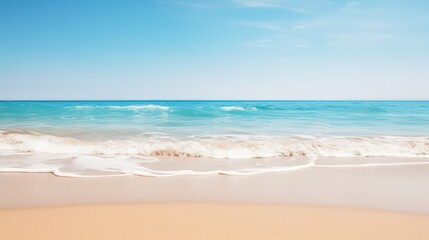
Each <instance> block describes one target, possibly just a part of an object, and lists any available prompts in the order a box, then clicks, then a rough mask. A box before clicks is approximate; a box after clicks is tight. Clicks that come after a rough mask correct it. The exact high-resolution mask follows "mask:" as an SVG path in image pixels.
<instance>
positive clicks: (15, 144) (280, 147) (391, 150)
mask: <svg viewBox="0 0 429 240" xmlns="http://www.w3.org/2000/svg"><path fill="white" fill-rule="evenodd" d="M1 152H15V153H19V152H30V153H63V154H64V153H68V154H95V155H96V154H103V155H139V156H182V157H208V158H226V159H235V158H269V157H285V156H315V157H321V156H326V157H356V156H359V157H427V156H429V138H425V137H341V138H336V137H335V138H334V137H331V138H327V137H325V138H305V139H303V138H273V139H251V138H249V139H243V138H238V139H234V138H226V139H225V138H219V139H216V138H215V139H198V138H193V139H192V140H180V139H174V138H159V139H157V138H141V139H133V140H97V141H95V140H94V141H88V140H79V139H75V138H67V137H57V136H52V135H43V134H30V133H19V132H1V133H0V153H1Z"/></svg>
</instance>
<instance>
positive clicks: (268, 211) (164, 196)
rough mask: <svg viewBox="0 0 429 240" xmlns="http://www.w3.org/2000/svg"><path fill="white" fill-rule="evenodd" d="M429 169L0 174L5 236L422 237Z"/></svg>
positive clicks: (426, 231) (0, 224)
mask: <svg viewBox="0 0 429 240" xmlns="http://www.w3.org/2000/svg"><path fill="white" fill-rule="evenodd" d="M428 171H429V165H408V166H377V167H360V168H347V167H345V168H308V169H303V170H298V171H292V172H286V173H284V172H283V173H265V174H256V175H251V176H226V175H208V176H176V177H164V178H163V177H138V176H121V177H96V178H67V177H57V176H54V175H53V174H49V173H2V174H0V189H1V191H2V198H1V200H0V208H1V210H0V233H1V234H0V235H2V236H6V238H5V239H58V238H61V239H100V238H102V239H139V238H140V237H141V236H146V237H147V238H149V239H283V238H284V237H290V238H292V239H344V238H347V239H427V238H428V237H429V215H428V213H429V176H428V175H427V172H428Z"/></svg>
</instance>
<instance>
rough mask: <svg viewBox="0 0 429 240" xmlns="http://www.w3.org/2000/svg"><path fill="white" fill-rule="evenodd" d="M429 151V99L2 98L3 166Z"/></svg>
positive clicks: (222, 161)
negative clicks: (207, 99) (70, 99)
mask: <svg viewBox="0 0 429 240" xmlns="http://www.w3.org/2000/svg"><path fill="white" fill-rule="evenodd" d="M427 157H429V101H15V102H14V101H1V102H0V171H12V172H13V171H32V172H54V173H55V174H57V175H61V176H83V175H91V176H92V175H95V176H98V175H106V174H107V175H109V174H112V175H117V174H120V175H123V174H137V175H149V176H171V175H178V174H206V173H223V174H252V173H259V172H266V171H284V170H294V169H300V168H303V167H314V166H317V163H318V162H319V163H323V164H325V165H326V163H327V162H336V166H343V165H344V164H345V162H346V160H345V159H349V158H354V159H355V160H353V161H352V162H353V164H355V165H356V164H358V165H359V164H361V165H362V164H363V163H365V164H370V165H371V164H378V163H381V162H383V163H386V158H388V159H389V161H390V163H392V162H391V161H393V163H394V164H404V163H416V161H417V160H416V159H419V160H418V162H420V163H421V161H423V162H424V163H429V161H427V160H426V158H427ZM334 158H335V159H337V158H340V159H342V160H341V161H337V160H335V161H332V159H334ZM367 158H369V159H370V160H368V159H367ZM184 159H193V160H191V161H186V160H184ZM195 159H197V160H198V161H195ZM326 159H328V160H326ZM356 159H360V160H356ZM380 159H382V160H380ZM398 159H399V160H398ZM410 159H411V160H410ZM322 160H323V161H322ZM347 161H349V160H347ZM380 161H381V162H380ZM353 164H352V165H353ZM346 165H349V164H346ZM319 166H320V164H319Z"/></svg>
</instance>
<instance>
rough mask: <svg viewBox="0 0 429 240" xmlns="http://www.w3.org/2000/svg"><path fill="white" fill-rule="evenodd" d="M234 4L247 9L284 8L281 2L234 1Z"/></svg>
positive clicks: (263, 0) (262, 0) (276, 0)
mask: <svg viewBox="0 0 429 240" xmlns="http://www.w3.org/2000/svg"><path fill="white" fill-rule="evenodd" d="M232 1H233V3H235V4H237V5H238V6H240V7H245V8H278V7H281V6H282V3H283V1H281V0H232Z"/></svg>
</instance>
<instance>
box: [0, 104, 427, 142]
mask: <svg viewBox="0 0 429 240" xmlns="http://www.w3.org/2000/svg"><path fill="white" fill-rule="evenodd" d="M0 129H2V130H10V129H21V130H33V131H41V132H44V131H47V132H59V133H60V134H63V133H64V132H69V131H70V132H73V131H80V132H81V134H82V135H85V131H88V132H92V131H99V132H100V133H99V134H98V135H93V136H89V137H95V138H97V137H101V138H102V137H103V136H105V135H107V136H109V137H115V135H116V137H132V136H140V135H141V134H151V133H153V134H156V133H158V134H166V135H168V136H174V137H179V138H180V137H184V138H186V137H189V136H197V137H203V136H205V135H220V136H228V135H252V136H254V135H259V136H300V135H307V136H364V135H378V136H383V135H389V136H429V102H428V101H60V102H54V101H42V102H36V101H35V102H0ZM111 133H114V134H113V136H111V135H112V134H111ZM89 135H91V134H89Z"/></svg>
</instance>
